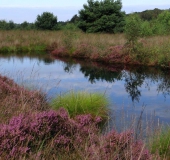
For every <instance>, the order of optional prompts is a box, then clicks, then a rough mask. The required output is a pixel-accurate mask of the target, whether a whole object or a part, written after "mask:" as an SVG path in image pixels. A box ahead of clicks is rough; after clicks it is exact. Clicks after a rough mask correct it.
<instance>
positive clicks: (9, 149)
mask: <svg viewBox="0 0 170 160" xmlns="http://www.w3.org/2000/svg"><path fill="white" fill-rule="evenodd" d="M99 121H100V119H99V118H96V119H93V118H92V117H91V116H90V115H82V116H78V117H75V119H74V120H73V119H70V118H69V116H68V113H67V111H66V110H65V109H63V108H61V109H59V110H58V111H57V112H56V111H52V110H51V111H44V112H40V113H34V114H28V115H19V116H17V117H13V118H12V119H11V120H10V121H9V123H8V124H1V125H0V155H1V158H7V159H8V158H11V157H15V158H18V157H24V156H29V154H32V153H34V152H38V148H39V147H40V146H38V145H40V143H42V142H43V148H47V146H48V145H49V144H50V143H51V144H50V147H52V148H53V150H54V152H55V153H57V151H62V150H65V151H68V150H69V151H70V150H74V143H77V144H80V142H83V141H84V140H85V139H86V140H87V138H88V137H89V135H92V134H95V133H96V132H97V131H98V129H97V126H96V124H97V123H98V122H99Z"/></svg>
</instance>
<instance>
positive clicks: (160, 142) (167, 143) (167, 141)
mask: <svg viewBox="0 0 170 160" xmlns="http://www.w3.org/2000/svg"><path fill="white" fill-rule="evenodd" d="M151 152H152V153H158V154H159V155H160V156H162V157H169V158H170V128H166V129H163V130H162V131H161V132H160V133H159V134H158V135H156V136H155V137H154V138H153V141H152V143H151Z"/></svg>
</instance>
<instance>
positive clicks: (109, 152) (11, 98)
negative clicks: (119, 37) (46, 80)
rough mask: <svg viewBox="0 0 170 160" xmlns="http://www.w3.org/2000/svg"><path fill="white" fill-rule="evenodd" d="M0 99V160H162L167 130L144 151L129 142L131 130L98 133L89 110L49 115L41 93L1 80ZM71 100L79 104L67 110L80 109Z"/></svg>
mask: <svg viewBox="0 0 170 160" xmlns="http://www.w3.org/2000/svg"><path fill="white" fill-rule="evenodd" d="M0 93H1V97H0V98H1V103H0V114H1V116H0V117H1V119H0V120H1V121H0V159H37V160H39V159H49V157H50V159H70V160H72V159H82V160H84V159H86V160H91V159H94V160H96V159H108V160H111V159H121V160H122V159H127V160H129V159H140V160H154V159H160V158H161V159H167V158H168V153H169V150H168V148H169V147H170V143H169V130H165V131H164V132H159V134H157V135H156V137H154V139H153V141H150V143H149V144H150V145H148V144H147V143H146V142H145V141H144V140H142V139H136V138H134V137H135V136H134V134H135V133H134V130H133V128H131V129H130V130H126V131H124V132H121V133H118V132H117V131H116V130H112V131H110V132H108V133H105V134H103V133H101V130H100V128H99V123H100V122H101V121H102V118H101V117H99V114H97V115H96V116H93V115H92V114H90V111H91V110H89V113H88V109H87V111H86V112H85V114H81V115H76V114H75V115H74V116H72V117H70V114H69V110H66V109H64V108H59V109H58V110H52V109H51V107H50V105H49V104H48V103H47V102H46V99H45V96H44V95H43V94H42V93H40V92H39V91H29V90H27V89H25V88H23V87H21V86H18V85H17V84H15V83H14V82H13V81H12V80H10V79H8V78H7V77H3V76H0ZM71 95H72V96H73V97H74V96H75V95H77V96H78V94H76V93H72V94H71ZM85 95H86V96H87V95H89V94H87V93H86V94H85ZM87 97H88V96H87ZM59 98H60V99H61V98H62V97H59ZM68 99H70V96H69V97H64V100H63V102H68ZM71 99H72V98H71ZM88 99H89V97H88ZM93 99H95V98H94V97H93ZM76 100H77V101H79V103H76V102H72V103H71V104H72V105H73V104H74V103H75V105H77V106H78V105H80V104H81V101H82V100H81V99H79V100H78V99H77V98H76ZM83 102H84V100H83ZM89 103H90V102H89ZM71 104H69V105H70V106H71ZM86 104H87V103H86ZM89 105H91V104H89ZM96 105H99V104H98V103H97V104H96ZM100 110H102V108H100ZM119 118H121V117H119ZM165 135H166V136H165ZM139 137H140V136H139ZM162 137H165V138H166V140H167V141H164V139H163V138H162ZM147 146H149V147H147ZM160 156H161V157H160ZM166 156H167V157H166Z"/></svg>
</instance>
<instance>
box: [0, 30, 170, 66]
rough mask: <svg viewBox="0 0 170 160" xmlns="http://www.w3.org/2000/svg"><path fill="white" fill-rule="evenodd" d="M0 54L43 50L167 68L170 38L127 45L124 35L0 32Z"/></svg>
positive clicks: (58, 53) (155, 38)
mask: <svg viewBox="0 0 170 160" xmlns="http://www.w3.org/2000/svg"><path fill="white" fill-rule="evenodd" d="M0 42H1V43H0V53H4V54H5V53H7V52H10V53H12V52H13V53H21V52H25V53H33V52H42V51H46V52H49V53H51V54H52V55H53V56H58V57H62V56H65V57H75V58H83V59H84V58H86V59H90V60H91V61H101V62H104V63H107V64H108V63H121V64H134V65H147V66H161V67H168V68H169V67H170V45H169V44H170V36H169V35H167V36H165V35H164V36H152V37H147V38H140V39H138V43H136V44H127V40H126V38H125V36H124V34H114V35H113V34H85V33H82V32H80V31H69V30H64V31H0Z"/></svg>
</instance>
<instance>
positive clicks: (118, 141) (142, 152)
mask: <svg viewBox="0 0 170 160" xmlns="http://www.w3.org/2000/svg"><path fill="white" fill-rule="evenodd" d="M99 141H100V142H98V144H97V145H96V144H95V145H92V146H90V147H89V148H88V152H89V155H88V157H90V160H96V158H97V156H96V155H98V159H106V160H112V159H114V160H119V159H120V160H123V159H127V160H130V159H132V160H138V159H140V160H151V158H152V157H151V154H150V153H149V151H148V150H146V149H145V148H144V144H143V143H142V142H141V141H136V142H134V140H133V137H132V132H130V131H126V132H122V133H117V132H116V131H111V132H110V133H108V134H107V135H104V136H102V137H101V138H100V140H99Z"/></svg>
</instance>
